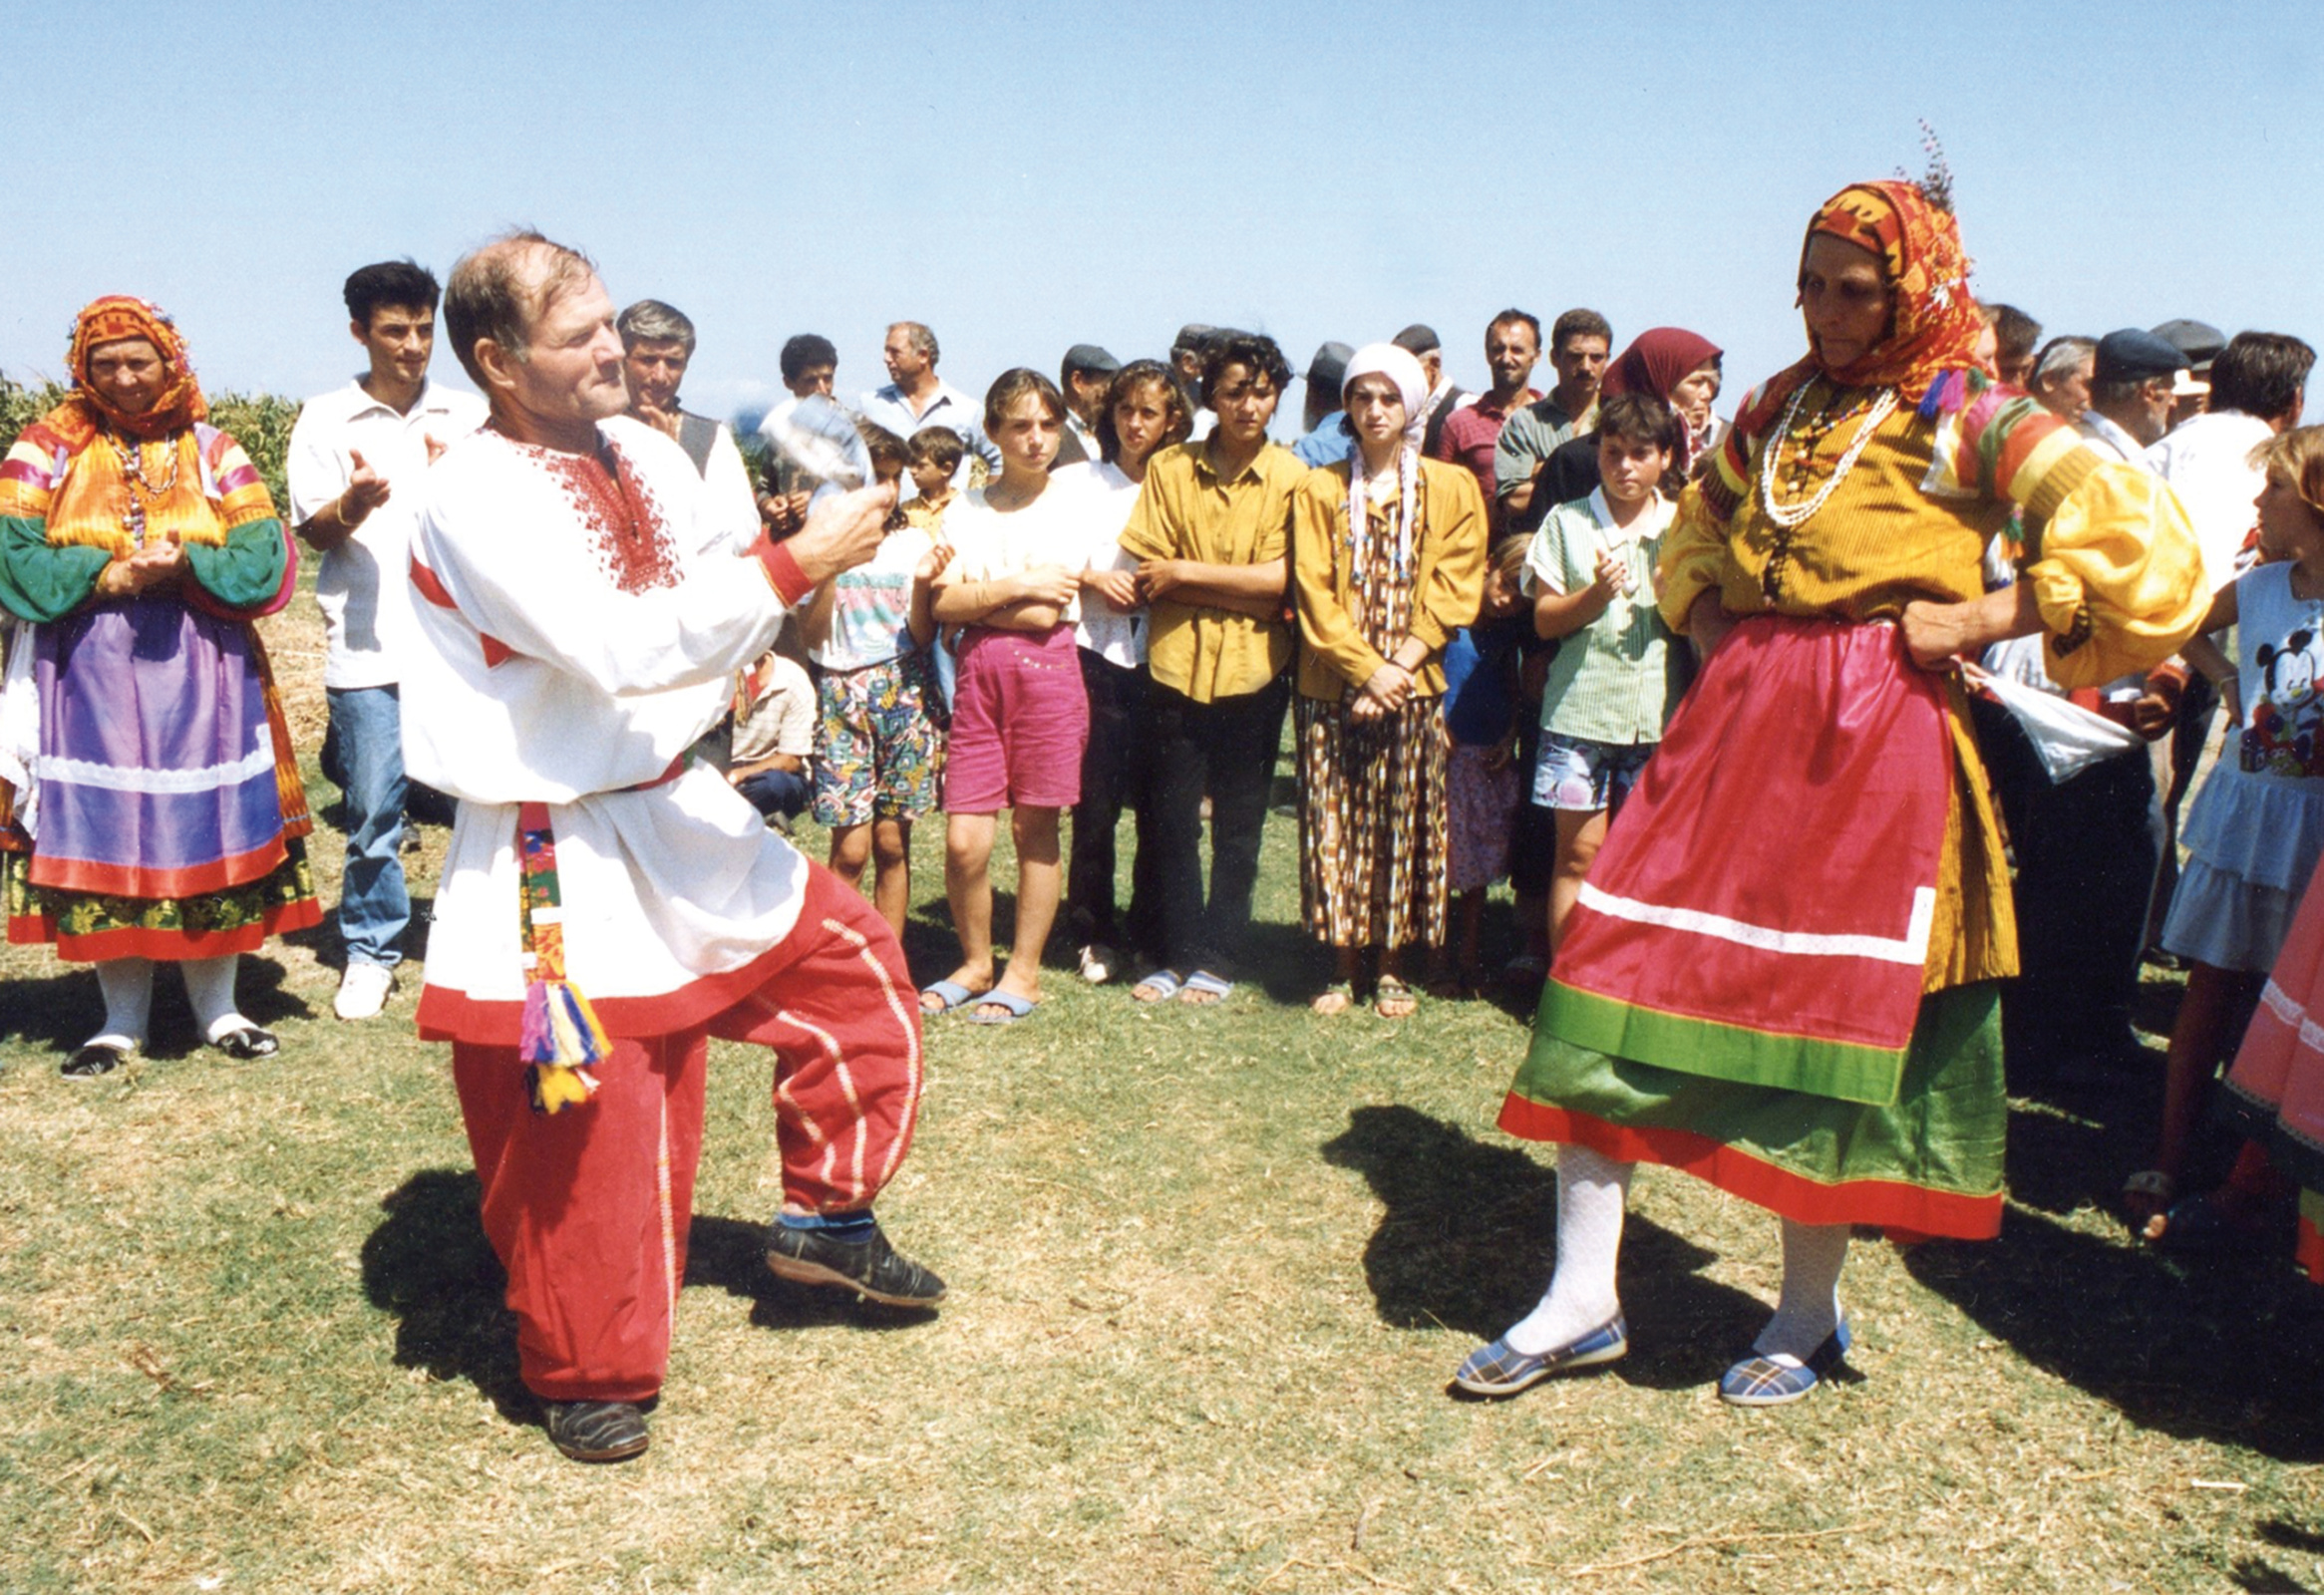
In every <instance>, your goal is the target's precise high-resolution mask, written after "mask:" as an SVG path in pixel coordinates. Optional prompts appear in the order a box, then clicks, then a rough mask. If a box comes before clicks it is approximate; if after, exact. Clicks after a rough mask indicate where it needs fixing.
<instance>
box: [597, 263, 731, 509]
mask: <svg viewBox="0 0 2324 1595" xmlns="http://www.w3.org/2000/svg"><path fill="white" fill-rule="evenodd" d="M614 327H615V328H616V330H618V331H619V332H620V334H621V364H622V375H623V377H624V379H625V380H626V381H627V383H628V385H629V413H630V415H632V416H634V417H635V418H637V419H638V420H639V421H642V422H644V423H645V424H646V425H647V426H649V427H651V428H653V429H654V430H655V431H656V432H658V433H660V434H661V435H662V436H663V437H665V438H668V439H670V440H671V441H673V442H674V443H676V444H677V446H678V447H679V448H681V449H683V450H685V451H686V458H687V459H689V460H691V461H693V462H694V469H695V470H696V471H697V472H699V473H701V475H702V482H703V486H704V488H705V489H706V492H707V494H708V501H709V503H710V506H711V513H712V515H713V516H714V519H713V520H712V521H711V522H710V524H709V525H708V526H707V527H706V528H705V533H706V535H708V536H709V537H710V538H711V539H712V541H713V543H714V544H716V545H717V546H721V547H724V548H726V549H727V550H728V551H729V552H731V553H741V552H742V551H743V550H745V549H746V548H748V547H750V546H751V544H752V543H754V542H757V541H758V540H759V508H758V503H757V498H756V495H755V494H754V493H753V492H752V491H751V473H750V470H749V468H747V467H746V466H744V464H743V452H742V451H741V450H740V449H738V448H736V447H735V436H734V433H733V431H732V430H731V429H730V428H729V427H728V426H727V425H726V423H725V422H723V421H713V420H712V419H711V418H710V417H708V416H698V415H696V414H695V413H694V412H693V411H691V410H688V409H685V408H684V407H683V406H682V405H680V403H679V402H678V389H679V387H680V385H681V384H683V383H684V382H685V380H686V368H687V367H688V366H690V365H692V364H693V363H694V344H695V337H694V323H693V322H692V321H691V320H689V319H688V318H687V316H686V315H685V313H684V312H682V311H680V310H678V309H676V308H675V307H673V306H670V305H666V304H664V303H662V302H661V301H660V300H659V299H640V300H639V301H638V302H637V303H636V304H634V305H631V306H630V307H629V308H628V309H627V310H624V311H623V312H622V313H621V314H620V316H619V317H617V318H616V319H615V321H614Z"/></svg>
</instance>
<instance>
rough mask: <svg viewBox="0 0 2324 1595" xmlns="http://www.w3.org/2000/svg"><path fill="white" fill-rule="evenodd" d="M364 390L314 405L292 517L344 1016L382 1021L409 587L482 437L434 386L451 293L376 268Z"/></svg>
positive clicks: (400, 907)
mask: <svg viewBox="0 0 2324 1595" xmlns="http://www.w3.org/2000/svg"><path fill="white" fill-rule="evenodd" d="M344 293H345V297H346V301H347V314H348V315H349V317H350V318H351V320H350V321H349V323H348V331H349V332H350V333H352V334H353V335H354V337H355V341H356V342H357V343H359V344H361V345H362V346H363V350H364V353H365V354H366V355H367V356H368V357H369V367H368V369H367V370H366V371H365V372H364V374H363V375H362V376H360V377H358V378H356V379H355V380H354V381H353V382H351V383H349V384H347V386H346V387H344V388H339V389H336V390H334V391H332V392H330V393H327V394H324V395H322V396H320V397H319V398H316V399H312V400H309V401H308V402H307V404H306V406H305V408H303V409H302V410H300V412H299V418H298V422H297V424H296V425H295V426H293V427H292V428H291V434H290V456H289V461H288V470H289V478H290V517H291V523H292V524H293V525H294V526H296V527H297V529H298V534H299V535H300V536H301V537H303V538H305V539H306V541H307V542H308V543H309V544H310V545H311V546H312V547H314V548H315V549H316V550H317V551H318V552H319V553H320V554H321V555H322V566H321V569H320V570H319V572H318V573H317V575H316V577H315V598H316V601H317V602H318V603H319V604H320V605H321V606H322V610H323V633H324V648H325V652H324V658H323V687H324V695H325V697H326V698H327V699H328V701H329V706H330V716H331V732H332V741H333V743H334V744H335V747H336V750H337V754H338V760H337V765H338V769H337V771H336V775H337V778H338V780H339V784H340V789H341V792H342V794H343V802H342V812H343V814H344V816H345V824H346V828H347V866H346V873H345V875H344V877H343V879H342V881H341V884H340V891H339V936H340V940H341V941H342V942H344V943H345V945H346V949H347V967H346V971H345V973H344V974H343V975H342V976H341V977H340V981H339V995H338V997H337V999H336V1000H335V1001H334V1002H333V1004H332V1011H333V1012H335V1013H336V1014H337V1015H338V1016H339V1017H340V1018H341V1019H345V1020H363V1019H370V1018H373V1017H374V1016H376V1015H377V1014H378V1013H379V1012H380V1010H381V1009H382V1008H384V1007H385V1006H386V1005H387V1000H388V994H389V993H390V992H391V991H393V990H394V989H395V967H396V965H397V964H398V963H400V962H402V960H403V956H404V954H403V946H402V942H403V935H404V928H405V927H406V926H407V925H408V924H409V923H410V922H411V917H412V906H411V899H410V897H409V895H408V894H407V892H406V890H405V886H404V866H403V860H402V857H401V847H402V843H403V835H404V798H405V788H404V752H403V737H402V731H401V729H400V725H399V721H398V712H397V682H398V681H399V679H400V669H401V665H400V660H399V658H398V654H399V651H400V649H401V648H402V647H403V646H405V644H406V643H407V642H408V640H409V638H408V632H409V630H410V613H411V598H410V584H409V583H408V582H407V581H406V580H405V577H404V566H405V564H406V562H407V558H408V554H407V550H408V548H409V546H410V543H411V536H412V524H413V522H414V520H415V519H416V518H417V517H418V515H419V512H420V499H421V487H422V481H423V478H425V477H426V475H427V473H428V469H429V467H430V466H431V465H433V464H434V463H435V460H436V457H437V456H438V455H440V454H442V453H443V452H444V451H445V450H446V449H448V448H450V447H451V446H452V445H453V444H455V443H457V442H458V441H459V440H460V439H462V438H465V437H466V436H468V434H470V433H472V432H474V431H475V430H476V429H477V428H478V427H479V426H481V425H482V424H483V422H484V419H485V405H484V401H483V400H481V399H479V398H477V397H476V396H475V395H474V394H466V393H454V392H451V391H449V390H447V389H444V388H440V387H438V386H437V385H436V384H435V383H433V382H431V381H429V379H428V362H429V358H430V357H431V356H432V355H433V354H434V352H435V348H436V301H437V286H436V278H435V277H434V276H433V275H431V274H430V273H429V272H427V271H426V270H424V269H423V268H421V267H420V266H417V265H415V264H413V263H412V262H411V261H409V260H387V261H382V262H380V263H378V264H376V265H369V266H365V267H364V268H363V269H362V270H360V271H358V272H356V273H355V274H354V275H352V276H350V277H349V278H348V279H347V283H346V287H345V290H344Z"/></svg>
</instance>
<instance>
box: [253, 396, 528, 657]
mask: <svg viewBox="0 0 2324 1595" xmlns="http://www.w3.org/2000/svg"><path fill="white" fill-rule="evenodd" d="M484 424H485V402H484V401H483V400H482V399H479V398H478V397H477V396H476V395H475V394H473V393H458V392H455V391H453V390H451V389H447V388H440V387H438V386H437V385H436V384H435V383H433V382H431V383H428V384H427V385H426V386H425V387H423V388H422V389H421V390H420V397H419V400H418V402H416V403H415V404H414V405H413V406H412V411H411V414H410V415H403V414H400V413H399V412H398V411H397V410H396V409H395V408H394V407H393V406H392V405H387V404H383V403H381V402H380V401H379V400H377V399H374V398H373V397H372V396H371V395H370V394H368V393H366V392H364V391H363V384H362V383H361V382H360V381H358V382H351V383H349V384H348V385H347V386H346V387H344V388H336V389H333V390H332V391H331V392H329V393H327V394H324V395H322V396H321V397H320V398H316V399H310V400H308V401H307V403H306V405H305V407H304V408H303V409H301V410H300V411H299V415H298V421H297V423H296V425H294V426H293V427H292V428H291V429H290V454H289V459H288V461H287V468H288V472H289V478H290V483H289V484H290V518H291V524H292V525H294V526H303V525H305V524H306V523H307V522H308V521H310V520H312V519H314V517H315V516H316V515H318V514H320V513H321V512H322V511H323V509H324V508H325V506H327V505H328V504H329V503H330V502H331V500H332V499H334V498H336V497H338V496H339V495H340V494H341V493H342V492H345V491H346V490H347V484H348V482H350V481H352V480H353V479H354V478H355V455H356V453H357V452H359V451H360V452H361V454H362V455H363V461H364V464H365V465H368V466H369V467H371V469H372V470H373V471H375V472H377V473H378V474H379V475H380V476H382V477H384V478H387V483H388V496H387V501H386V502H384V503H382V504H381V505H380V506H379V507H378V508H376V509H374V510H373V511H372V512H371V513H370V514H368V515H366V516H365V517H364V519H363V524H362V525H360V526H358V527H356V528H355V531H354V533H353V534H352V535H350V536H349V537H348V538H347V540H346V541H345V542H343V543H341V544H339V546H338V547H336V548H333V549H331V550H330V551H329V552H327V553H325V554H324V555H323V556H322V562H321V564H320V565H319V566H318V567H317V568H316V572H315V602H316V603H317V604H319V605H320V606H321V607H322V611H323V636H324V648H325V651H324V655H323V685H324V686H326V687H338V688H349V687H392V686H394V685H395V683H396V682H397V681H398V680H399V679H400V677H401V661H400V654H401V652H402V650H403V648H404V647H405V646H406V645H407V644H408V643H409V641H410V637H411V629H412V625H411V616H412V603H411V583H410V582H408V581H407V580H406V579H405V574H404V567H405V565H406V564H407V563H408V561H409V557H410V555H409V550H410V547H411V540H412V527H413V525H414V524H415V523H416V522H417V521H418V520H419V518H420V502H421V499H422V498H423V497H424V496H425V495H426V488H427V477H428V465H429V461H428V452H429V451H428V446H429V444H430V443H431V442H433V443H435V445H436V446H437V447H438V448H439V449H445V448H449V447H451V446H452V445H453V444H456V443H458V442H459V441H460V440H461V439H463V438H465V437H467V436H468V435H469V434H470V433H472V432H474V431H476V430H477V428H479V427H481V426H483V425H484Z"/></svg>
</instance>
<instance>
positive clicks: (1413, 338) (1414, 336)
mask: <svg viewBox="0 0 2324 1595" xmlns="http://www.w3.org/2000/svg"><path fill="white" fill-rule="evenodd" d="M1388 341H1389V342H1390V343H1392V344H1394V345H1396V347H1397V348H1399V349H1402V350H1403V351H1404V352H1405V353H1406V354H1408V355H1411V356H1412V357H1413V358H1414V359H1415V360H1418V359H1420V358H1421V357H1422V356H1423V355H1437V354H1443V353H1444V352H1445V340H1444V339H1442V338H1440V337H1438V336H1437V329H1436V328H1434V327H1432V326H1430V325H1429V324H1428V323H1427V322H1425V321H1416V322H1414V323H1413V324H1412V325H1411V326H1409V327H1407V328H1405V329H1404V330H1403V331H1402V332H1400V333H1398V334H1397V335H1396V336H1395V337H1393V338H1391V339H1389V340H1388Z"/></svg>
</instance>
